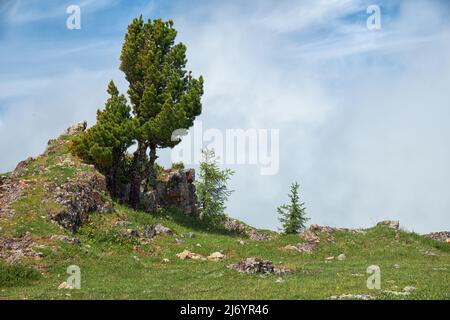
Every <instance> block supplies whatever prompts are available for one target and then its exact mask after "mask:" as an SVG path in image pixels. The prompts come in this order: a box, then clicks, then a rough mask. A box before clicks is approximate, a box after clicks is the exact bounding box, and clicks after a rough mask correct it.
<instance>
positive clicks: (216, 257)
mask: <svg viewBox="0 0 450 320" xmlns="http://www.w3.org/2000/svg"><path fill="white" fill-rule="evenodd" d="M223 258H225V255H224V254H223V253H221V252H213V253H211V254H210V255H209V256H208V260H209V261H219V260H222V259H223Z"/></svg>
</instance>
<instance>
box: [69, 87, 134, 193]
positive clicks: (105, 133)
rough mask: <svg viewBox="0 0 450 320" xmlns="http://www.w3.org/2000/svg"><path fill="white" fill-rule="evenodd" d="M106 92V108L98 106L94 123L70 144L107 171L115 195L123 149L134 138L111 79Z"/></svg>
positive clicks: (121, 98)
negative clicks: (107, 95)
mask: <svg viewBox="0 0 450 320" xmlns="http://www.w3.org/2000/svg"><path fill="white" fill-rule="evenodd" d="M108 93H109V95H110V97H109V98H108V100H107V101H106V104H105V108H104V109H103V110H97V123H96V124H95V125H94V126H92V127H91V128H89V129H88V130H87V131H86V132H85V133H84V134H83V135H81V136H80V137H77V138H75V139H74V143H73V147H72V148H73V151H74V152H75V153H76V154H78V155H79V156H81V157H82V158H83V159H84V160H86V161H88V162H91V163H93V164H94V165H95V166H96V167H97V168H98V169H99V170H100V171H101V172H102V173H104V174H105V175H106V178H107V183H108V188H109V190H110V192H111V194H112V195H113V196H116V195H117V175H118V173H119V170H120V169H121V168H122V167H123V165H124V157H125V151H126V150H127V148H128V147H130V146H131V144H132V142H133V136H134V121H133V120H132V118H131V114H130V112H131V108H130V107H129V106H128V105H127V101H126V98H125V96H124V95H119V91H118V90H117V87H116V86H115V85H114V82H113V81H111V82H110V83H109V85H108Z"/></svg>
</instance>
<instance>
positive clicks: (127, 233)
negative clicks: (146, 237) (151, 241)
mask: <svg viewBox="0 0 450 320" xmlns="http://www.w3.org/2000/svg"><path fill="white" fill-rule="evenodd" d="M124 236H125V237H127V238H139V231H137V230H136V229H127V230H125V233H124Z"/></svg>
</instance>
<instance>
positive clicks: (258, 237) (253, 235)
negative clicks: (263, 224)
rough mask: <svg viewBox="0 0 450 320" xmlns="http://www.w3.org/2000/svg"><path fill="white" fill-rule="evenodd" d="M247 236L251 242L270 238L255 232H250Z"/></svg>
mask: <svg viewBox="0 0 450 320" xmlns="http://www.w3.org/2000/svg"><path fill="white" fill-rule="evenodd" d="M248 236H249V237H250V239H251V240H257V241H261V240H269V239H270V236H269V235H268V234H265V233H262V232H258V231H256V230H252V231H251V232H250V233H249V235H248Z"/></svg>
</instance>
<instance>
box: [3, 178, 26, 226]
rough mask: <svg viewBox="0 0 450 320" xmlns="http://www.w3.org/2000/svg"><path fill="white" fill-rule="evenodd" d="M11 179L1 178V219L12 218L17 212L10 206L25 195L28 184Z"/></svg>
mask: <svg viewBox="0 0 450 320" xmlns="http://www.w3.org/2000/svg"><path fill="white" fill-rule="evenodd" d="M20 181H22V180H18V179H14V178H11V177H5V176H1V177H0V217H2V216H3V217H5V218H11V217H12V216H13V215H14V214H15V211H14V209H12V208H11V207H10V206H11V204H13V203H14V202H16V201H17V200H18V199H20V198H21V197H22V195H23V193H24V190H25V187H26V184H25V183H20Z"/></svg>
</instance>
